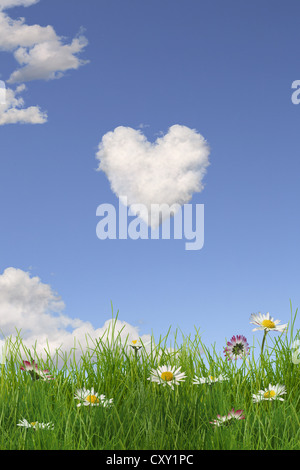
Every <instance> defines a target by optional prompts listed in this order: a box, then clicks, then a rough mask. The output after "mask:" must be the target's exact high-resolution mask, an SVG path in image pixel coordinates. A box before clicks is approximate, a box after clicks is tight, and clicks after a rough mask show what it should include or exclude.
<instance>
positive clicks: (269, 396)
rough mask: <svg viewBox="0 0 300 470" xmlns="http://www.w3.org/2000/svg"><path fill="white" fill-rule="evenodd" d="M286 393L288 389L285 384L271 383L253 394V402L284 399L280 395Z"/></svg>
mask: <svg viewBox="0 0 300 470" xmlns="http://www.w3.org/2000/svg"><path fill="white" fill-rule="evenodd" d="M285 393H286V389H285V386H284V385H279V384H277V385H271V384H269V387H268V388H266V389H265V390H259V392H258V393H257V395H256V394H253V402H254V403H257V402H259V401H264V400H270V401H274V400H280V401H284V399H283V398H281V397H280V395H284V394H285Z"/></svg>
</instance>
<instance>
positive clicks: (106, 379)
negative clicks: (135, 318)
mask: <svg viewBox="0 0 300 470" xmlns="http://www.w3.org/2000/svg"><path fill="white" fill-rule="evenodd" d="M296 315H297V311H296V313H295V315H294V316H293V314H292V312H291V321H290V322H289V327H288V334H281V335H280V334H278V333H271V332H270V333H269V334H268V335H267V341H266V343H265V346H264V352H263V361H262V360H261V358H260V357H259V354H258V357H257V358H255V354H254V350H255V351H256V353H257V352H259V351H260V344H258V346H257V347H254V346H253V348H252V351H251V354H250V356H248V358H247V359H248V360H241V359H240V360H237V361H227V360H225V359H224V357H223V354H217V353H216V351H215V349H214V348H211V349H209V348H207V347H206V346H204V345H203V344H202V341H201V337H200V335H199V332H198V331H197V330H196V333H195V336H194V338H191V337H190V336H189V337H187V338H186V337H182V341H181V343H180V345H178V343H177V337H176V336H175V340H174V346H173V347H174V349H175V350H177V351H178V353H177V354H176V355H175V354H171V353H168V351H167V350H166V344H167V340H169V338H168V336H169V333H168V334H167V335H166V336H165V337H164V338H161V339H160V341H159V344H158V345H157V347H156V348H155V349H154V350H153V351H152V354H151V355H150V356H147V355H146V354H145V351H144V349H143V348H142V349H141V350H140V351H138V353H137V354H136V355H135V354H134V351H133V350H132V348H130V346H129V345H127V344H125V345H124V344H123V345H121V343H120V342H118V337H117V338H115V340H114V342H113V344H109V345H108V344H107V342H104V341H102V340H101V338H100V339H99V341H97V342H96V343H95V344H94V348H93V349H91V350H88V351H85V352H84V353H83V360H82V362H81V363H80V366H79V365H78V364H76V362H75V361H72V357H71V356H70V357H69V358H65V361H64V364H63V366H62V367H60V368H58V367H57V362H55V361H54V360H51V359H50V356H49V357H48V359H47V361H43V360H42V359H41V358H40V359H39V360H38V361H37V362H38V366H39V368H40V369H45V368H48V369H49V370H50V373H51V374H52V376H54V380H51V381H47V382H46V381H42V380H33V379H32V378H31V376H30V374H29V373H28V372H26V371H22V370H20V366H21V365H22V361H23V359H26V360H28V359H30V351H29V350H28V349H27V348H26V347H25V346H24V345H23V342H22V339H21V337H20V336H18V338H17V340H16V341H15V342H14V343H11V345H10V349H11V351H12V354H11V356H10V358H9V359H8V360H7V362H6V364H5V365H2V368H1V371H0V374H1V375H0V428H1V433H0V449H1V450H25V449H26V450H31V449H32V450H102V449H103V450H236V449H242V450H296V449H297V450H299V449H300V426H299V424H300V423H299V422H300V396H299V385H300V378H299V377H300V376H299V372H300V364H299V365H298V364H294V363H293V362H292V360H291V357H292V352H293V350H291V346H292V342H293V341H294V340H295V339H298V334H299V330H298V331H297V333H296V334H295V335H294V323H295V319H296ZM262 335H263V333H262V332H255V334H254V338H255V340H256V341H257V340H260V341H261V340H262ZM248 342H249V341H248ZM268 343H270V344H268ZM224 346H225V340H224ZM201 350H203V353H202V354H200V351H201ZM159 351H160V353H161V352H162V354H158V352H159ZM35 357H36V356H35ZM164 364H167V365H176V366H178V367H179V366H181V370H182V371H184V372H185V373H186V375H187V378H186V379H185V381H184V382H181V383H180V384H179V385H178V386H175V387H174V390H172V389H171V387H169V386H162V385H159V384H157V383H152V382H150V381H149V380H148V377H149V376H150V370H151V368H153V367H156V366H158V365H164ZM0 367H1V366H0ZM195 374H197V375H200V376H203V377H206V376H208V375H214V376H216V375H219V374H223V375H227V377H228V378H229V380H228V381H225V382H222V383H218V382H217V383H215V384H213V385H208V384H201V385H193V382H192V381H193V378H194V375H195ZM269 383H271V384H273V385H275V384H277V383H279V384H282V385H285V386H286V390H287V394H286V395H284V401H283V402H281V401H273V402H271V401H263V402H260V403H253V401H252V395H253V394H254V393H257V392H258V391H259V390H261V389H264V388H266V387H267V386H268V385H269ZM83 387H84V388H86V389H90V388H92V387H93V388H94V389H95V392H98V393H99V394H104V395H105V396H106V397H107V398H113V406H112V407H110V408H105V407H102V406H82V407H77V406H76V405H77V403H78V402H77V401H76V400H75V399H74V394H75V392H76V390H77V389H78V388H83ZM232 408H234V409H235V410H237V409H242V410H243V411H244V416H245V419H244V420H234V422H232V424H231V425H230V426H221V427H217V428H215V427H213V426H212V424H211V423H210V421H213V420H214V419H216V417H217V415H218V414H220V415H222V416H223V415H227V413H228V412H229V411H230V410H231V409H232ZM23 418H25V419H27V420H28V421H29V422H33V421H39V422H43V423H48V422H52V423H53V424H54V430H46V429H37V430H34V429H32V428H31V429H26V428H24V427H19V426H17V424H18V422H19V421H20V420H21V419H23Z"/></svg>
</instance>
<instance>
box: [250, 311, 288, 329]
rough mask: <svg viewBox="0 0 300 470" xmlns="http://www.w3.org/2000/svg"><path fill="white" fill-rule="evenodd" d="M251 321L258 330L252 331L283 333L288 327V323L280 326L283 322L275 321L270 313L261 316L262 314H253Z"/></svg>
mask: <svg viewBox="0 0 300 470" xmlns="http://www.w3.org/2000/svg"><path fill="white" fill-rule="evenodd" d="M250 320H252V321H250V323H253V325H257V328H253V330H252V331H256V330H265V331H280V332H283V331H284V330H285V329H286V328H287V326H288V324H287V323H286V324H284V325H279V323H280V321H281V320H274V318H273V317H270V314H269V312H268V313H266V314H261V313H260V312H259V313H258V314H256V313H252V314H251V317H250Z"/></svg>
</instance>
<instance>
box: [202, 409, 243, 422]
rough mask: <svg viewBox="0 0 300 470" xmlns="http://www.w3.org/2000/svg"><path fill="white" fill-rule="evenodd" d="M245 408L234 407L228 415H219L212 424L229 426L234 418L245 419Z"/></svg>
mask: <svg viewBox="0 0 300 470" xmlns="http://www.w3.org/2000/svg"><path fill="white" fill-rule="evenodd" d="M242 413H243V410H236V411H234V408H232V410H230V411H229V413H228V415H227V416H221V415H217V419H214V420H213V421H210V423H211V424H213V425H214V426H222V425H225V426H228V425H229V424H231V423H232V422H233V421H232V420H240V419H245V416H244V415H243V414H242Z"/></svg>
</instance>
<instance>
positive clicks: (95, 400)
mask: <svg viewBox="0 0 300 470" xmlns="http://www.w3.org/2000/svg"><path fill="white" fill-rule="evenodd" d="M86 401H89V402H90V403H99V399H98V398H97V397H96V396H95V395H88V396H87V397H86Z"/></svg>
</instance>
